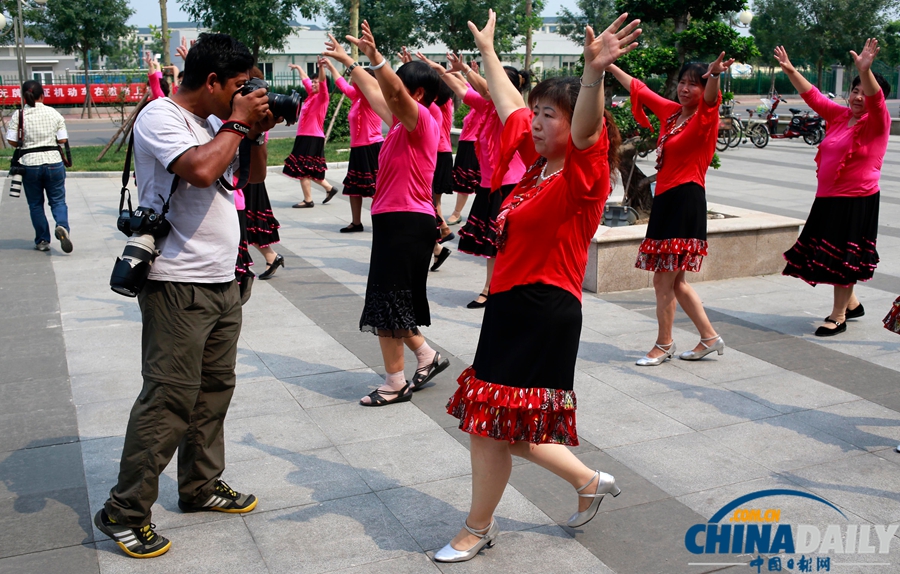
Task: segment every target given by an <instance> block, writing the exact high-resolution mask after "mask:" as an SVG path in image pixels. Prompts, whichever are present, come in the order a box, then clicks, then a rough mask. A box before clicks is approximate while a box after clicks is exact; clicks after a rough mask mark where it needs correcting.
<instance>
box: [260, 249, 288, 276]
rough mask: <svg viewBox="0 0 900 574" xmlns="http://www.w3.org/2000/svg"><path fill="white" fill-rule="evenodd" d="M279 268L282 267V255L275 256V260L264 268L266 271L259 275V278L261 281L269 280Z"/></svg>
mask: <svg viewBox="0 0 900 574" xmlns="http://www.w3.org/2000/svg"><path fill="white" fill-rule="evenodd" d="M279 267H284V255H276V256H275V259H273V260H272V262H271V263H270V264H269V266H268V267H266V270H265V271H263V272H262V273H260V274H259V278H260V279H262V280H263V281H265V280H266V279H270V278H271V277H272V276H273V275H275V271H277V270H278V268H279Z"/></svg>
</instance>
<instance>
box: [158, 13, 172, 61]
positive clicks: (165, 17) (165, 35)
mask: <svg viewBox="0 0 900 574" xmlns="http://www.w3.org/2000/svg"><path fill="white" fill-rule="evenodd" d="M159 17H160V20H162V43H163V53H162V59H163V61H162V63H163V66H168V65H170V64H171V63H172V62H170V61H169V14H168V11H167V10H166V0H159Z"/></svg>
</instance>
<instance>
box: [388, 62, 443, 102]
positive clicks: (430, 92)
mask: <svg viewBox="0 0 900 574" xmlns="http://www.w3.org/2000/svg"><path fill="white" fill-rule="evenodd" d="M397 75H398V76H399V77H400V81H402V82H403V85H404V86H406V89H407V90H409V91H410V92H415V91H416V90H418V89H419V88H422V89H423V90H425V95H424V96H423V97H422V102H421V104H422V105H423V106H425V107H426V108H427V107H428V106H430V105H431V103H432V102H433V101H434V99H435V98H436V97H437V94H438V90H439V89H440V87H441V84H443V82H442V81H441V78H440V76H438V73H437V72H435V71H434V70H432V69H431V66H429V65H428V64H426V63H425V62H407V63H405V64H403V65H402V66H400V69H399V70H397Z"/></svg>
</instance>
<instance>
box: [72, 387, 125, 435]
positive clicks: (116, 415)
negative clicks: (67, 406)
mask: <svg viewBox="0 0 900 574" xmlns="http://www.w3.org/2000/svg"><path fill="white" fill-rule="evenodd" d="M136 398H137V395H135V396H134V397H131V398H123V399H115V400H111V401H104V402H101V403H86V404H83V405H77V406H76V407H75V412H76V413H77V414H78V433H79V435H80V436H81V438H82V440H84V439H92V438H103V437H109V436H125V428H126V427H127V426H128V417H129V415H130V414H131V407H132V406H134V400H135V399H136Z"/></svg>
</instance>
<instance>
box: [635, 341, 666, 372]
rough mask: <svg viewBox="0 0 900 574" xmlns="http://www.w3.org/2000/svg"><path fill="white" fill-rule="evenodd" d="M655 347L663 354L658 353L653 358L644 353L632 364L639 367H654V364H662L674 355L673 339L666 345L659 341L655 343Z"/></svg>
mask: <svg viewBox="0 0 900 574" xmlns="http://www.w3.org/2000/svg"><path fill="white" fill-rule="evenodd" d="M655 347H656V348H657V349H659V350H660V351H662V352H663V353H665V354H664V355H660V356H658V357H656V358H653V357H651V356H650V355H644V356H643V357H641V358H640V359H638V360H637V361H635V362H634V364H635V365H637V366H639V367H655V366H656V365H662V364H663V363H665V362H666V361H668V360H669V359H671V358H672V356H673V355H675V341H672V342H671V343H669V344H668V345H660V344H659V343H657V344H656V345H655Z"/></svg>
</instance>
